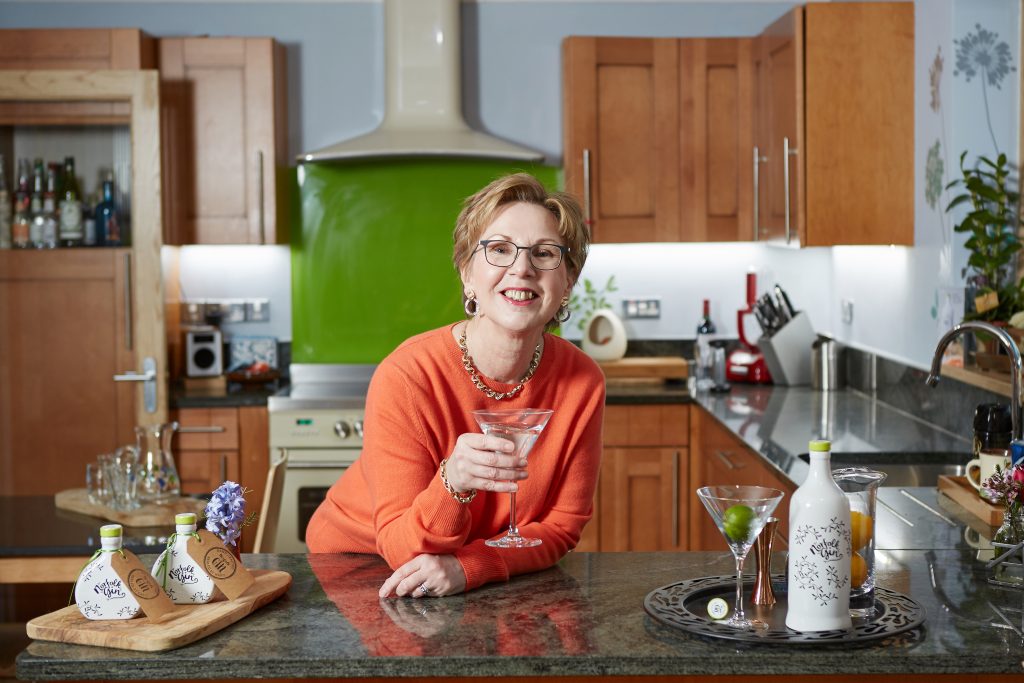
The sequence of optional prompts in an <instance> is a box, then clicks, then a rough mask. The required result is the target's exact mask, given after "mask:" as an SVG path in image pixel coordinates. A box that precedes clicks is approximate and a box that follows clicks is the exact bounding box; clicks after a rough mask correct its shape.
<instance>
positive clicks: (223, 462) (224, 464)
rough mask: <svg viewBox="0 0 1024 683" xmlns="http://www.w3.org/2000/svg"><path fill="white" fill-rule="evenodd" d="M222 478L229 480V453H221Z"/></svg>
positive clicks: (222, 479)
mask: <svg viewBox="0 0 1024 683" xmlns="http://www.w3.org/2000/svg"><path fill="white" fill-rule="evenodd" d="M220 480H221V481H227V480H228V454H227V453H221V454H220ZM219 485H220V484H218V486H219Z"/></svg>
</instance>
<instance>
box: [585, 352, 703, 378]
mask: <svg viewBox="0 0 1024 683" xmlns="http://www.w3.org/2000/svg"><path fill="white" fill-rule="evenodd" d="M598 365H600V366H601V370H603V371H604V376H605V377H606V378H608V379H686V378H687V377H688V376H689V374H690V373H689V364H688V363H687V362H686V359H684V358H679V357H675V356H664V357H662V356H650V357H642V358H623V359H621V360H612V361H599V362H598Z"/></svg>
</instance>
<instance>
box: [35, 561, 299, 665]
mask: <svg viewBox="0 0 1024 683" xmlns="http://www.w3.org/2000/svg"><path fill="white" fill-rule="evenodd" d="M250 571H251V572H252V574H253V576H254V577H256V583H255V584H254V585H252V586H251V587H250V588H249V590H247V591H246V592H245V594H244V595H242V597H240V598H236V599H234V600H220V601H216V602H210V603H207V604H205V605H178V606H177V607H178V608H177V609H176V610H175V611H173V612H171V613H170V614H169V615H167V616H166V617H165V618H164V619H163V620H162V621H160V622H159V623H154V622H152V621H150V620H149V618H148V617H141V618H138V619H127V620H112V621H92V620H90V619H86V618H85V617H83V616H82V613H81V612H79V611H78V606H77V605H70V606H68V607H65V608H63V609H59V610H57V611H56V612H50V613H49V614H44V615H43V616H41V617H36V618H35V619H33V620H32V621H30V622H28V625H27V626H26V629H25V630H26V631H27V632H28V636H29V638H35V639H36V640H52V641H55V642H58V643H76V644H78V645H99V646H100V647H116V648H120V649H122V650H139V651H141V652H161V651H164V650H173V649H174V648H178V647H181V646H183V645H188V644H189V643H194V642H195V641H197V640H199V639H200V638H205V637H206V636H208V635H210V634H212V633H216V632H217V631H220V630H221V629H223V628H224V627H225V626H230V625H231V624H233V623H235V622H236V621H239V620H240V619H242V618H244V617H246V616H248V615H249V614H252V613H253V612H255V611H256V610H258V609H259V608H260V607H263V606H264V605H266V604H268V603H270V602H273V601H274V600H276V599H277V598H279V597H281V596H282V595H284V594H285V593H286V592H287V591H288V587H289V586H291V585H292V577H291V575H290V574H289V573H288V572H282V571H276V570H267V569H252V570H250Z"/></svg>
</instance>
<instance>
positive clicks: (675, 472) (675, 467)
mask: <svg viewBox="0 0 1024 683" xmlns="http://www.w3.org/2000/svg"><path fill="white" fill-rule="evenodd" d="M672 545H673V546H675V547H676V548H678V547H679V451H676V452H675V453H674V454H673V455H672Z"/></svg>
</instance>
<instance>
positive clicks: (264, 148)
mask: <svg viewBox="0 0 1024 683" xmlns="http://www.w3.org/2000/svg"><path fill="white" fill-rule="evenodd" d="M159 60H160V79H161V96H162V102H161V109H162V112H161V115H162V122H161V123H162V126H161V127H162V131H161V133H162V139H163V148H164V150H165V156H164V175H165V176H166V177H167V182H166V193H165V196H166V197H167V199H168V201H166V202H165V220H166V222H167V230H168V241H169V242H172V243H175V244H272V243H274V242H276V241H281V242H283V241H286V231H285V229H284V228H285V226H286V223H285V222H284V221H283V220H281V219H280V218H281V217H280V216H279V213H280V212H281V210H282V209H283V206H284V205H283V202H282V201H281V200H280V198H279V196H278V194H279V192H283V191H284V186H283V183H282V184H280V185H279V184H278V182H277V178H276V175H277V172H278V171H277V169H278V167H279V166H281V165H285V164H286V161H285V157H286V155H287V144H286V143H287V134H286V131H287V124H286V115H285V107H286V94H285V74H284V51H283V48H282V47H281V46H280V45H278V44H277V43H275V42H274V41H273V40H272V39H270V38H162V39H160V41H159Z"/></svg>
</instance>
